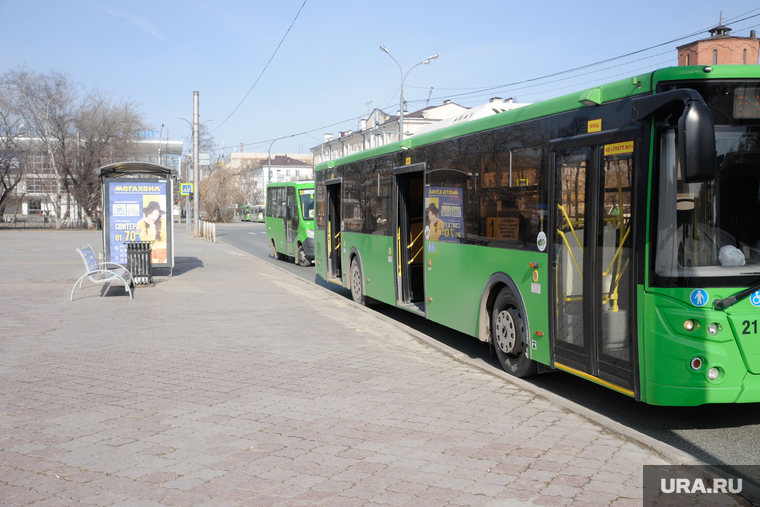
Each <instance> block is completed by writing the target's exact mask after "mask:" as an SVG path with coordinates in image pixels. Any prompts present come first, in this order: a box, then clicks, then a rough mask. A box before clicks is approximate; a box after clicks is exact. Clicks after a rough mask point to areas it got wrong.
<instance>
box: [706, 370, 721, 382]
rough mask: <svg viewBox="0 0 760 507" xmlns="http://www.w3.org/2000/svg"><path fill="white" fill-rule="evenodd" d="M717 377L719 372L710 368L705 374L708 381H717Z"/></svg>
mask: <svg viewBox="0 0 760 507" xmlns="http://www.w3.org/2000/svg"><path fill="white" fill-rule="evenodd" d="M718 377H720V370H719V369H718V368H710V370H709V371H708V372H707V378H709V379H710V380H718Z"/></svg>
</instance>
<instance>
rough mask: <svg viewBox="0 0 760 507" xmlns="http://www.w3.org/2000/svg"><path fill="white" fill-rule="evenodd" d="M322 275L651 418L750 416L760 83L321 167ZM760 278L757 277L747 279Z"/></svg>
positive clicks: (652, 80) (614, 101)
mask: <svg viewBox="0 0 760 507" xmlns="http://www.w3.org/2000/svg"><path fill="white" fill-rule="evenodd" d="M315 170H316V172H315V175H316V178H315V179H316V235H315V236H316V237H315V255H316V259H315V260H316V272H317V274H318V275H319V276H321V277H322V278H324V279H325V280H327V281H330V282H334V283H336V284H340V285H342V286H344V287H346V288H348V289H350V291H351V294H352V297H353V299H354V300H355V301H356V302H358V303H360V304H368V302H369V301H370V299H371V300H377V301H379V302H382V303H386V304H389V305H393V306H396V307H399V308H402V309H405V310H408V311H410V312H413V313H416V314H419V315H420V316H423V317H425V318H427V319H430V320H432V321H435V322H438V323H440V324H443V325H446V326H448V327H451V328H453V329H456V330H458V331H461V332H463V333H466V334H469V335H472V336H473V337H476V338H478V339H480V340H482V341H484V342H489V343H491V344H492V346H493V347H494V350H495V352H496V355H497V357H498V358H499V361H500V363H501V365H502V367H503V368H504V369H505V370H506V371H507V372H509V373H511V374H513V375H516V376H518V377H527V376H529V375H532V374H535V373H537V372H539V371H543V370H547V371H550V370H554V369H556V370H563V371H565V372H569V373H571V374H574V375H577V376H580V377H583V378H585V379H588V380H591V381H593V382H596V383H598V384H601V385H604V386H606V387H609V388H611V389H614V390H616V391H618V392H620V393H624V394H625V395H628V396H631V397H633V398H634V399H636V400H639V401H643V402H646V403H650V404H654V405H684V406H686V405H689V406H693V405H701V404H705V403H732V402H737V403H746V402H758V401H760V334H759V333H760V331H758V320H760V290H759V289H760V220H758V218H757V217H758V216H760V67H759V66H757V65H743V66H738V65H737V66H729V65H724V66H717V65H716V66H712V67H706V66H690V67H672V68H666V69H661V70H657V71H655V72H651V73H647V74H643V75H639V76H635V77H632V78H629V79H625V80H621V81H617V82H613V83H610V84H607V85H604V86H599V87H595V88H591V89H588V90H583V91H582V92H578V93H573V94H569V95H565V96H562V97H558V98H555V99H551V100H547V101H544V102H540V103H536V104H531V105H526V106H524V107H521V108H519V109H513V110H510V111H506V112H497V114H494V115H492V116H489V117H486V118H481V119H477V120H472V121H470V122H464V123H459V124H456V125H452V126H448V127H445V128H440V129H438V130H433V131H430V132H427V133H424V134H420V135H418V136H414V137H411V138H409V139H405V140H403V141H401V142H397V143H394V144H390V145H386V146H381V147H378V148H373V149H371V150H367V151H363V152H360V153H355V154H352V155H349V156H347V157H344V158H341V159H337V160H332V161H329V162H325V163H321V164H318V165H317V166H316V168H315ZM755 266H757V267H755Z"/></svg>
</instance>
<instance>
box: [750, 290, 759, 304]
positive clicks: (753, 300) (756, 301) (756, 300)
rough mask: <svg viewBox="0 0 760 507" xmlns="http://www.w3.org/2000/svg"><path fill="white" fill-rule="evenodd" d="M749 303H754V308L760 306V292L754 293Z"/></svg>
mask: <svg viewBox="0 0 760 507" xmlns="http://www.w3.org/2000/svg"><path fill="white" fill-rule="evenodd" d="M749 302H750V303H752V306H760V290H756V291H755V292H753V293H752V295H751V296H750V297H749Z"/></svg>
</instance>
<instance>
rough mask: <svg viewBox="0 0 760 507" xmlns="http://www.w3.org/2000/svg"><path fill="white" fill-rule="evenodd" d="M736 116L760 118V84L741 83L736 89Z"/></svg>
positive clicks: (736, 117)
mask: <svg viewBox="0 0 760 507" xmlns="http://www.w3.org/2000/svg"><path fill="white" fill-rule="evenodd" d="M734 118H735V119H743V118H760V86H758V85H756V84H751V85H750V84H745V85H739V86H737V87H736V89H735V90H734Z"/></svg>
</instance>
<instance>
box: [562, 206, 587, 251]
mask: <svg viewBox="0 0 760 507" xmlns="http://www.w3.org/2000/svg"><path fill="white" fill-rule="evenodd" d="M557 207H558V208H559V209H560V210H562V214H563V215H565V220H567V225H569V226H570V231H572V233H573V236H575V241H577V242H578V247H579V248H580V249H581V253H582V252H583V245H581V240H580V239H578V235H577V234H576V233H575V229H574V228H573V223H572V222H571V221H570V217H569V216H568V215H567V211H565V208H564V207H563V206H562V205H561V204H557ZM560 234H561V232H560ZM565 242H567V240H565ZM569 246H570V245H568V247H569Z"/></svg>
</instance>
